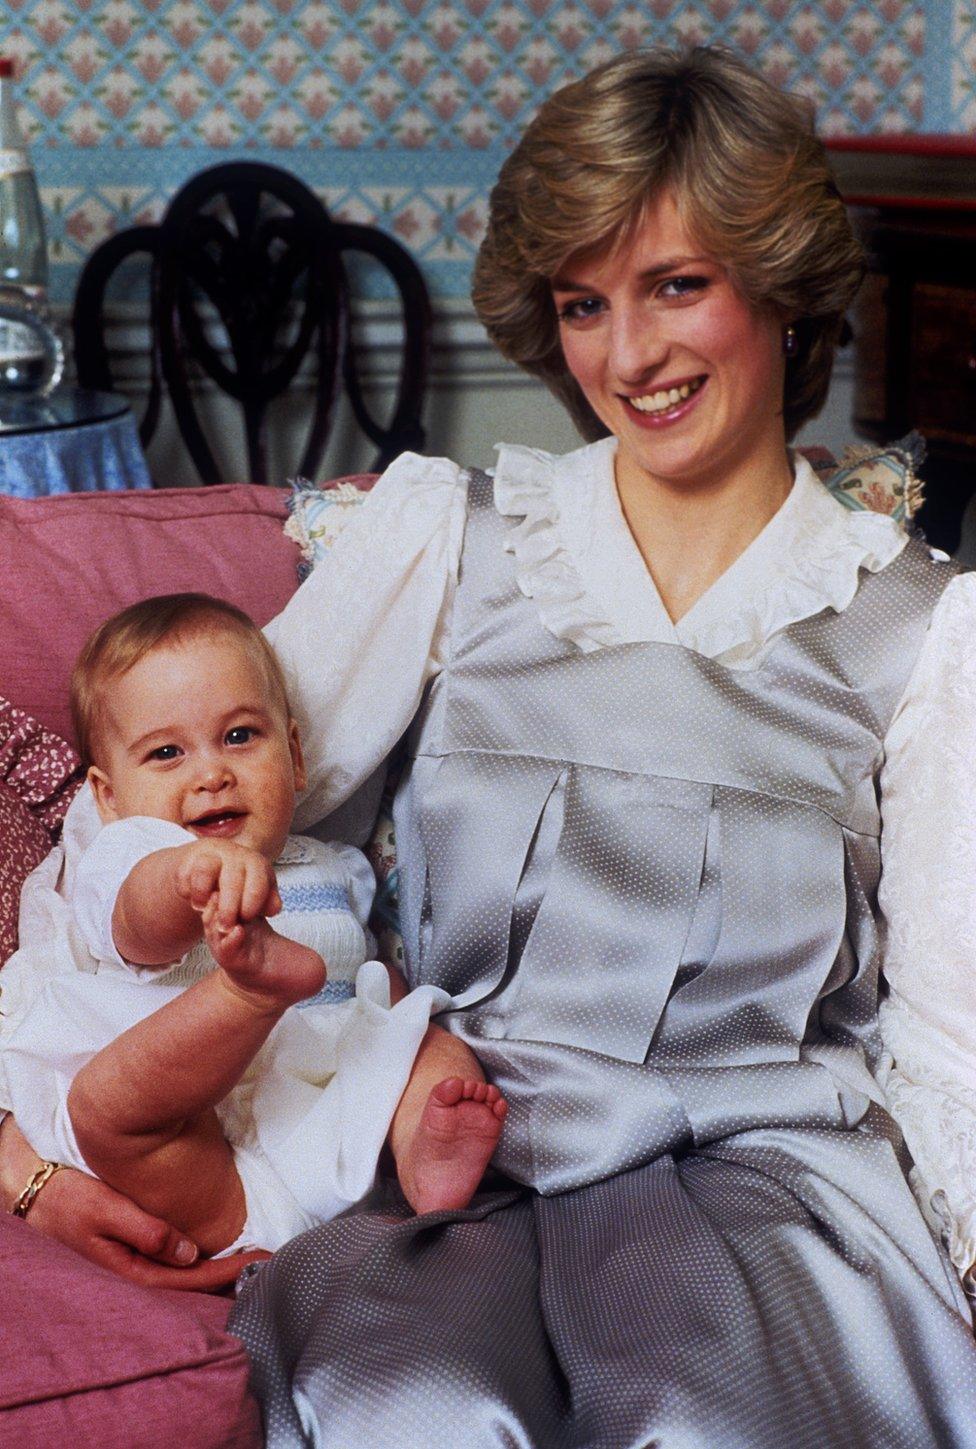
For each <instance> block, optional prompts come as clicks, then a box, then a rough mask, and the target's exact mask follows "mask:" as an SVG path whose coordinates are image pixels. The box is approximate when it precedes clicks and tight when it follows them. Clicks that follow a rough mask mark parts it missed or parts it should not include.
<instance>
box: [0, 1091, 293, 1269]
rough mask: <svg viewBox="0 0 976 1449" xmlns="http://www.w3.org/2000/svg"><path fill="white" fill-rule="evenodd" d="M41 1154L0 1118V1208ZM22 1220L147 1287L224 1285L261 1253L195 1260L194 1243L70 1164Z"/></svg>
mask: <svg viewBox="0 0 976 1449" xmlns="http://www.w3.org/2000/svg"><path fill="white" fill-rule="evenodd" d="M40 1163H41V1159H40V1158H39V1157H38V1155H37V1153H36V1152H35V1151H34V1150H33V1148H32V1147H31V1145H30V1143H29V1142H28V1141H27V1140H26V1138H25V1137H24V1135H23V1133H22V1132H20V1131H19V1129H18V1127H17V1124H16V1122H15V1121H14V1119H13V1118H12V1117H10V1116H8V1117H5V1118H4V1119H3V1121H2V1122H0V1210H2V1211H4V1212H10V1210H11V1208H12V1207H13V1204H14V1201H15V1200H16V1198H17V1196H18V1194H19V1193H20V1192H21V1191H22V1190H23V1188H24V1187H25V1186H26V1184H27V1183H28V1181H29V1180H30V1177H31V1174H32V1173H33V1172H34V1171H35V1170H36V1169H37V1168H38V1167H39V1166H40ZM27 1221H28V1222H29V1224H30V1226H31V1227H34V1228H37V1229H39V1231H40V1232H42V1233H46V1234H47V1235H48V1236H49V1237H52V1238H57V1239H58V1241H59V1242H61V1243H64V1244H65V1246H66V1247H69V1248H73V1249H74V1250H75V1252H77V1253H80V1254H81V1255H82V1257H84V1258H88V1259H89V1260H90V1261H91V1262H93V1263H98V1264H100V1266H101V1267H103V1268H110V1269H111V1270H112V1272H113V1273H118V1274H119V1275H120V1277H123V1278H127V1279H129V1281H130V1282H132V1283H141V1284H143V1285H144V1286H145V1287H148V1288H181V1289H193V1290H195V1291H197V1292H201V1293H212V1292H217V1291H219V1290H220V1289H221V1288H227V1287H229V1286H230V1285H231V1284H232V1283H233V1282H234V1280H235V1279H236V1278H237V1275H238V1274H239V1273H240V1271H241V1269H242V1268H243V1267H244V1265H245V1264H246V1263H248V1262H251V1261H253V1260H254V1259H256V1258H265V1257H267V1256H268V1255H267V1254H266V1253H247V1254H240V1255H237V1256H234V1257H231V1258H216V1259H207V1260H206V1261H204V1262H198V1261H197V1258H198V1256H199V1255H198V1252H197V1248H196V1246H195V1244H193V1243H191V1242H190V1240H189V1239H188V1238H187V1237H185V1235H184V1234H182V1233H180V1232H178V1231H177V1229H176V1228H174V1227H171V1226H170V1225H169V1223H165V1222H163V1221H162V1219H161V1218H156V1217H153V1216H152V1214H151V1213H146V1212H143V1211H142V1209H141V1208H139V1207H136V1205H135V1203H134V1202H130V1200H129V1199H128V1198H127V1197H123V1196H122V1194H121V1193H117V1192H114V1191H113V1190H112V1188H110V1187H107V1186H106V1184H105V1183H103V1182H99V1181H98V1179H97V1178H94V1177H88V1176H87V1175H86V1174H85V1173H83V1172H75V1171H73V1170H72V1169H70V1168H68V1169H66V1170H63V1171H61V1172H57V1173H55V1175H54V1176H53V1177H52V1178H51V1179H50V1181H49V1182H48V1183H47V1184H46V1185H45V1186H44V1187H43V1188H42V1190H41V1191H40V1192H39V1193H38V1195H37V1197H36V1199H35V1200H34V1202H33V1204H32V1205H31V1208H30V1211H29V1214H28V1218H27Z"/></svg>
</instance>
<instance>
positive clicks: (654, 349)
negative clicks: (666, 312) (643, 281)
mask: <svg viewBox="0 0 976 1449" xmlns="http://www.w3.org/2000/svg"><path fill="white" fill-rule="evenodd" d="M667 355H668V342H667V338H666V337H665V335H664V332H663V329H662V328H661V327H660V325H655V324H654V323H653V322H652V321H651V320H650V319H649V318H648V316H647V314H646V312H644V311H642V310H641V309H640V308H637V307H618V308H617V309H616V310H615V311H614V313H613V317H612V324H611V332H610V366H611V369H612V371H613V375H614V377H615V378H616V379H617V381H618V382H622V383H627V384H631V385H632V384H634V383H639V382H643V381H644V380H645V379H647V378H648V377H650V376H652V375H653V374H654V373H655V372H657V371H658V370H659V368H660V367H661V364H662V363H663V362H664V360H665V358H666V357H667Z"/></svg>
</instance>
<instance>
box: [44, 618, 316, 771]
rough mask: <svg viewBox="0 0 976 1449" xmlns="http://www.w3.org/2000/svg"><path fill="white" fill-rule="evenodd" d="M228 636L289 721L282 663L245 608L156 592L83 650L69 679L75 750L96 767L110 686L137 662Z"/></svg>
mask: <svg viewBox="0 0 976 1449" xmlns="http://www.w3.org/2000/svg"><path fill="white" fill-rule="evenodd" d="M221 634H227V635H230V636H231V637H233V638H235V639H236V640H237V641H238V643H240V645H241V646H242V647H243V648H244V649H246V650H248V651H250V652H251V654H252V655H253V657H254V659H255V661H256V662H257V663H258V665H259V667H260V668H262V669H263V670H264V673H265V677H266V680H267V685H268V696H269V698H270V699H272V700H273V701H274V703H275V705H276V706H278V707H280V708H281V710H282V711H283V712H284V715H285V718H286V720H287V719H288V718H290V711H289V708H288V695H287V692H286V689H285V679H284V675H283V674H282V672H281V665H280V664H279V663H278V659H277V657H276V655H275V652H274V650H273V649H272V648H271V645H270V644H269V643H268V641H267V639H266V638H265V637H264V635H263V634H262V633H261V630H260V629H259V628H258V626H257V624H255V622H254V620H253V619H251V618H250V617H249V616H248V615H247V614H245V613H244V611H243V609H238V608H237V606H236V605H235V604H230V603H228V602H227V600H226V599H216V598H214V597H213V596H212V595H210V594H159V595H157V596H156V597H155V598H150V599H143V600H141V601H140V602H139V603H138V604H130V605H129V607H128V608H127V609H122V610H120V611H119V613H117V614H113V615H112V617H111V618H110V619H106V620H105V622H104V624H100V625H99V627H98V628H97V629H96V630H95V632H94V633H93V634H91V635H90V636H89V638H88V640H87V642H86V643H85V645H84V647H83V648H82V651H81V653H80V654H79V655H78V659H77V661H76V663H75V667H74V671H73V672H72V675H71V718H72V723H73V724H74V729H75V739H76V741H77V744H78V751H79V753H80V755H81V758H82V760H83V761H84V763H85V764H86V765H91V764H92V763H95V762H96V761H97V758H98V751H99V747H100V745H101V744H102V739H101V735H102V732H103V729H104V721H105V697H106V691H107V687H108V685H109V684H110V683H111V681H112V680H113V679H118V678H119V677H120V676H121V675H123V674H127V673H128V671H129V670H130V669H131V668H132V667H133V666H134V665H136V664H138V663H139V661H140V659H144V658H145V657H146V655H147V654H152V653H153V651H154V650H156V649H161V648H163V647H164V646H167V645H170V646H172V645H174V644H186V643H189V642H190V641H191V640H194V639H199V638H213V637H214V636H219V635H221Z"/></svg>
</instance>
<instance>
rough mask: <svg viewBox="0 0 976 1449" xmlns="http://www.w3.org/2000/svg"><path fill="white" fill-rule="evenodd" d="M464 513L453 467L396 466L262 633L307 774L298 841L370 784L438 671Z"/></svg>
mask: <svg viewBox="0 0 976 1449" xmlns="http://www.w3.org/2000/svg"><path fill="white" fill-rule="evenodd" d="M465 512H466V490H465V487H464V479H463V474H462V472H461V470H460V469H459V468H458V467H457V466H456V465H455V464H454V463H450V462H448V461H447V460H446V459H443V458H419V457H417V456H416V455H415V454H413V453H405V454H403V455H402V456H401V457H400V458H398V459H397V460H396V462H395V463H393V464H392V466H391V467H390V468H388V469H387V471H386V472H385V473H384V475H383V477H382V478H381V479H380V480H379V482H378V483H377V484H376V486H375V488H374V489H373V491H372V493H371V494H370V495H369V497H368V498H367V500H366V502H365V503H364V504H363V505H362V506H361V507H360V508H359V509H358V510H357V511H356V512H355V513H354V515H353V516H352V517H351V518H350V520H349V522H348V523H347V524H346V526H345V527H344V529H343V531H342V533H341V534H340V535H339V537H338V539H337V540H336V542H335V543H334V544H333V546H332V548H331V549H330V551H329V554H328V556H327V558H326V559H325V560H324V561H323V562H321V563H319V564H318V565H317V566H316V568H315V569H314V570H313V572H312V574H311V576H310V577H309V578H308V579H307V580H306V582H305V583H304V584H303V585H302V586H301V588H300V589H299V590H298V592H297V593H296V594H295V596H294V598H293V599H291V601H290V602H289V603H288V605H287V606H286V607H285V609H284V610H283V611H282V613H280V614H279V615H278V617H277V618H276V619H272V621H271V623H270V624H269V625H268V626H267V629H266V631H265V632H266V634H267V636H268V638H269V640H270V641H271V643H272V645H273V646H274V648H275V650H276V652H277V654H278V657H279V659H280V660H281V664H282V668H283V670H284V673H285V681H286V684H287V687H288V697H289V700H290V703H291V707H292V710H293V712H294V714H295V718H296V719H297V721H298V725H299V729H300V731H301V737H302V747H303V750H304V754H305V764H306V767H307V769H308V779H309V785H308V790H307V791H306V793H305V795H304V797H303V799H302V801H301V802H300V804H299V808H298V810H297V812H296V816H295V822H296V828H297V829H304V828H306V827H307V826H309V825H311V824H313V823H314V822H315V821H317V820H321V819H322V818H323V817H324V816H325V815H328V814H330V813H331V812H332V811H333V810H335V809H336V807H337V806H338V805H340V804H341V803H342V802H343V801H344V800H346V799H348V798H349V796H350V795H351V794H352V793H353V792H354V791H355V790H356V789H357V788H358V787H359V786H360V785H361V784H363V783H364V781H366V780H367V779H368V778H369V777H370V775H371V774H372V773H373V771H374V770H375V769H376V768H377V766H378V765H379V764H381V762H382V761H383V760H384V759H386V757H387V755H389V753H390V751H391V750H392V748H393V746H394V745H395V744H396V742H397V740H398V739H399V738H400V736H401V735H402V734H403V733H404V731H405V730H406V729H407V727H408V725H409V724H410V721H411V720H412V719H413V716H414V715H415V714H416V712H417V709H418V707H419V704H420V700H421V696H422V694H423V691H424V688H425V686H426V684H427V683H428V681H429V680H430V679H431V678H432V677H433V676H434V675H435V674H436V673H437V672H438V671H439V669H440V667H441V662H442V651H443V648H444V640H445V634H446V629H447V625H448V623H449V620H450V613H451V606H452V603H453V597H454V586H455V583H456V580H457V571H458V559H459V556H460V550H461V540H462V537H463V532H464V520H465Z"/></svg>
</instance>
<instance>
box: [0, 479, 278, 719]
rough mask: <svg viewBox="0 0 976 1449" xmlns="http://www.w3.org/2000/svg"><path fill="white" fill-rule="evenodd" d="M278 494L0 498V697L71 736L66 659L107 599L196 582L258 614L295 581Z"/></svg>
mask: <svg viewBox="0 0 976 1449" xmlns="http://www.w3.org/2000/svg"><path fill="white" fill-rule="evenodd" d="M287 503H288V494H287V493H286V492H285V491H284V490H279V489H274V488H259V487H255V486H252V485H250V484H226V485H223V486H219V487H215V488H185V489H184V488H167V489H158V490H154V491H153V492H134V493H74V494H64V495H60V496H58V497H53V498H31V499H22V498H7V497H0V558H2V559H3V578H2V582H0V695H2V696H4V697H6V698H7V699H10V700H12V701H13V703H14V704H17V705H19V706H20V707H21V708H23V709H26V710H27V711H28V712H29V713H30V714H32V715H34V716H35V717H36V718H37V719H39V720H40V721H41V722H42V723H43V724H45V725H47V726H48V728H50V729H53V730H55V731H56V732H57V733H58V734H60V735H63V736H64V737H65V739H69V740H70V739H71V738H72V733H71V721H70V716H69V713H68V680H69V677H70V674H71V668H72V665H73V664H74V661H75V657H76V655H77V653H78V650H79V649H80V648H81V645H82V643H83V642H84V640H85V639H86V637H87V636H88V634H89V633H90V632H91V630H92V629H93V628H94V627H95V626H96V625H97V624H99V623H101V621H102V620H103V619H105V618H106V617H107V616H108V615H109V614H112V613H114V612H115V611H116V610H117V609H121V608H124V607H125V605H126V604H131V603H133V602H134V601H135V600H136V599H141V598H145V597H146V596H147V595H149V594H165V593H171V592H175V591H180V590H184V589H202V590H204V591H205V592H206V593H210V594H217V595H220V596H221V597H223V598H227V599H230V600H231V601H232V602H233V603H235V604H237V605H239V607H240V608H242V609H244V610H246V611H247V613H249V614H250V615H252V617H253V618H254V619H256V620H257V622H258V623H259V624H265V623H267V621H268V620H269V619H270V618H272V616H273V615H274V614H276V613H277V612H278V611H279V609H281V607H282V606H283V605H284V604H285V602H286V601H287V600H288V598H289V597H290V596H291V594H292V593H293V592H294V590H295V586H296V583H297V573H296V569H297V560H298V550H297V547H296V545H295V544H294V543H293V542H292V541H291V540H290V539H288V538H285V536H284V534H283V532H282V522H283V520H284V517H285V513H286V510H287Z"/></svg>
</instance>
